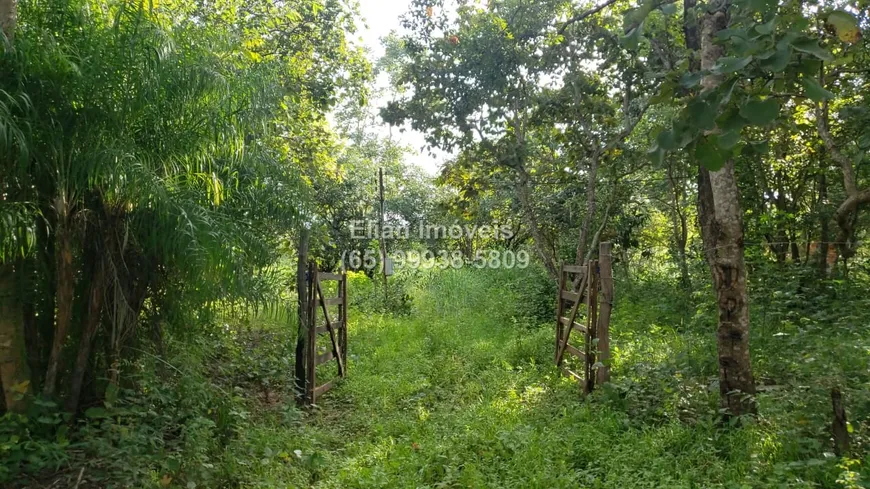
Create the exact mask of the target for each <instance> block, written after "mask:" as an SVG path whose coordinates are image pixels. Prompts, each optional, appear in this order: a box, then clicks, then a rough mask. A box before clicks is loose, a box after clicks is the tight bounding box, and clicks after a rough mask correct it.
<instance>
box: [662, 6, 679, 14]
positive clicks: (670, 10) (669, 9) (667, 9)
mask: <svg viewBox="0 0 870 489" xmlns="http://www.w3.org/2000/svg"><path fill="white" fill-rule="evenodd" d="M659 8H661V10H662V13H663V14H665V15H674V14H676V13H677V4H676V3H666V4H664V5H662V6H661V7H659Z"/></svg>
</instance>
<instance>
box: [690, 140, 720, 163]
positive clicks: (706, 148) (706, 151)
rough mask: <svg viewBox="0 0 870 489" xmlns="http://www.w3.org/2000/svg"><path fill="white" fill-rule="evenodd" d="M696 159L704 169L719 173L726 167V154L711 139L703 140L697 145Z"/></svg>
mask: <svg viewBox="0 0 870 489" xmlns="http://www.w3.org/2000/svg"><path fill="white" fill-rule="evenodd" d="M695 159H696V160H698V163H700V164H701V165H702V166H703V167H704V168H706V169H708V170H710V171H717V170H719V169H721V168H722V167H723V166H725V154H724V153H723V151H722V149H721V148H719V145H718V144H716V143H715V142H714V141H713V140H712V139H711V138H707V137H704V138H701V139H700V140H699V141H698V144H696V145H695Z"/></svg>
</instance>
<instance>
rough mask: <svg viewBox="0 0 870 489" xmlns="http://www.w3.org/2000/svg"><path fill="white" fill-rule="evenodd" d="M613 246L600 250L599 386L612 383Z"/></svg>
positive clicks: (607, 243)
mask: <svg viewBox="0 0 870 489" xmlns="http://www.w3.org/2000/svg"><path fill="white" fill-rule="evenodd" d="M612 254H613V245H612V244H611V243H609V242H602V243H601V244H600V245H599V248H598V264H599V267H600V271H599V275H600V278H601V310H600V312H599V315H598V331H597V334H598V362H599V363H600V364H601V366H600V367H598V384H599V385H601V384H604V383H607V382H610V313H611V311H612V310H613V257H612Z"/></svg>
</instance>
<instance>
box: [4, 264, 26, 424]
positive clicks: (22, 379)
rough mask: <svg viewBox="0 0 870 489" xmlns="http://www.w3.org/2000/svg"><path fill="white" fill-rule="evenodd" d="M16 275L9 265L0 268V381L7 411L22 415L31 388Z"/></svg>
mask: <svg viewBox="0 0 870 489" xmlns="http://www.w3.org/2000/svg"><path fill="white" fill-rule="evenodd" d="M15 272H16V270H15V269H14V267H13V266H12V265H11V264H5V265H0V382H2V384H3V397H4V399H5V403H6V409H8V410H9V411H12V412H23V411H24V410H25V409H26V408H27V405H28V401H29V398H30V393H31V390H32V386H31V384H30V366H29V365H28V363H27V353H26V350H25V348H26V347H25V341H24V312H23V310H22V307H21V300H20V298H19V297H18V292H17V288H18V284H17V280H16V275H15Z"/></svg>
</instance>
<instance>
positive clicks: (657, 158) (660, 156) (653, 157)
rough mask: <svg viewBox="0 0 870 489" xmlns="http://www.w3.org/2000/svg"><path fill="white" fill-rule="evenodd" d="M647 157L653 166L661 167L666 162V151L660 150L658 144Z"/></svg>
mask: <svg viewBox="0 0 870 489" xmlns="http://www.w3.org/2000/svg"><path fill="white" fill-rule="evenodd" d="M647 155H648V156H649V159H650V161H652V162H653V164H656V165H661V164H662V163H664V161H665V150H663V149H662V148H659V146H658V144H656V145H655V146H653V147H652V149H650V150H649V151H648V152H647Z"/></svg>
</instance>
